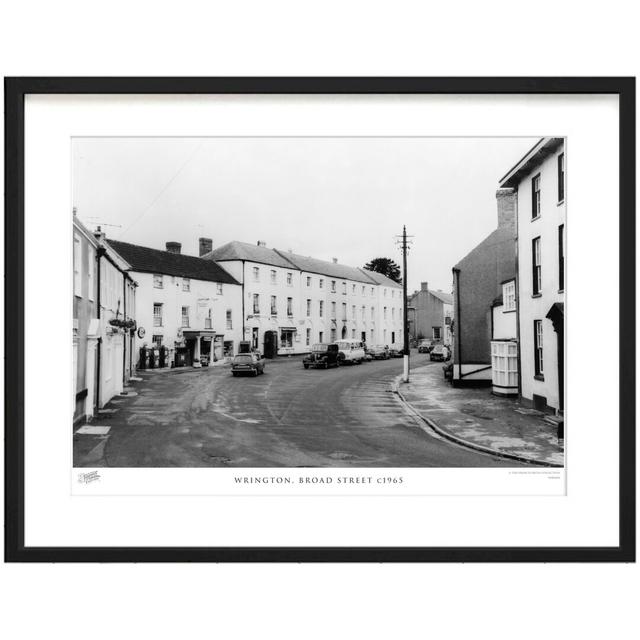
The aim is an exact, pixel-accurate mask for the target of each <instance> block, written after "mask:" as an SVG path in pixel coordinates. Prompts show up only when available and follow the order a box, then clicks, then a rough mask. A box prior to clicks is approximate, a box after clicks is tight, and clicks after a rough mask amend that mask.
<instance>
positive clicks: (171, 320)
mask: <svg viewBox="0 0 640 640" xmlns="http://www.w3.org/2000/svg"><path fill="white" fill-rule="evenodd" d="M131 275H132V276H133V278H134V279H135V280H136V281H137V282H138V288H137V291H136V296H137V300H136V314H137V322H138V327H143V328H144V330H145V335H144V338H142V339H137V341H136V354H135V361H136V362H137V361H138V359H139V348H140V347H142V346H145V345H146V346H151V344H152V340H153V336H154V335H161V336H162V344H163V345H164V346H166V347H168V348H169V350H170V358H171V359H173V356H174V354H175V342H176V341H180V340H182V337H181V332H182V330H183V327H182V307H183V306H185V307H189V327H188V330H194V331H197V330H204V329H205V328H206V322H205V320H206V318H207V317H208V314H209V310H211V316H212V324H211V328H212V329H213V330H214V331H215V332H216V334H217V335H223V336H224V338H223V339H224V341H228V340H231V341H233V343H234V352H237V349H238V342H239V341H240V340H241V339H242V336H241V327H242V313H241V304H242V298H241V288H240V286H239V285H235V284H226V283H223V284H219V283H216V282H208V281H204V280H194V279H191V280H190V282H189V291H184V290H183V278H180V277H176V276H168V275H164V276H163V287H162V288H161V289H160V288H157V287H155V286H154V280H153V274H151V273H141V272H132V274H131ZM220 287H221V289H220ZM155 303H159V304H162V305H163V313H162V326H161V327H156V326H154V318H153V306H154V304H155ZM228 309H230V310H231V328H229V327H228V326H227V320H226V312H227V310H228ZM185 329H186V328H185Z"/></svg>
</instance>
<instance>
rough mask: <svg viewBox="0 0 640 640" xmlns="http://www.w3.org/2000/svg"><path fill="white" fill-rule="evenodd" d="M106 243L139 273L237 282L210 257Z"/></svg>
mask: <svg viewBox="0 0 640 640" xmlns="http://www.w3.org/2000/svg"><path fill="white" fill-rule="evenodd" d="M106 242H107V244H108V245H109V246H110V247H111V248H112V249H113V250H114V251H115V252H116V253H118V254H119V255H120V256H121V257H122V258H123V259H124V260H126V261H127V262H128V263H129V264H130V265H131V269H132V270H133V271H140V272H142V273H162V274H164V275H169V276H178V277H181V278H192V279H193V280H207V281H210V282H221V283H226V284H239V283H238V281H237V280H236V279H235V278H234V277H233V276H232V275H231V274H230V273H229V272H228V271H225V269H223V268H222V267H221V266H220V265H219V264H217V263H216V262H214V261H213V260H203V259H202V258H196V257H195V256H187V255H184V254H182V253H171V252H170V251H161V250H159V249H151V248H149V247H141V246H139V245H137V244H129V243H128V242H120V241H119V240H107V241H106Z"/></svg>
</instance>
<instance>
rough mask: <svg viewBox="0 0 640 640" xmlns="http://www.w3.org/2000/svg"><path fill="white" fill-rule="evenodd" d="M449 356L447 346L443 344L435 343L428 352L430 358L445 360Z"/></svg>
mask: <svg viewBox="0 0 640 640" xmlns="http://www.w3.org/2000/svg"><path fill="white" fill-rule="evenodd" d="M449 357H450V353H449V348H448V347H447V346H446V345H444V344H437V345H436V346H435V347H433V349H432V350H431V353H430V354H429V359H430V360H437V361H440V362H445V361H446V360H448V359H449Z"/></svg>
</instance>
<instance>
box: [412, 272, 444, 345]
mask: <svg viewBox="0 0 640 640" xmlns="http://www.w3.org/2000/svg"><path fill="white" fill-rule="evenodd" d="M407 308H408V316H409V337H410V338H411V340H412V341H417V340H421V339H423V338H428V339H430V340H433V341H435V342H438V343H442V344H446V345H450V344H451V320H452V316H453V296H452V295H451V294H450V293H445V292H444V291H442V290H441V289H438V290H435V291H434V290H432V289H429V283H428V282H422V283H420V291H415V292H414V293H413V294H411V296H409V300H408V301H407Z"/></svg>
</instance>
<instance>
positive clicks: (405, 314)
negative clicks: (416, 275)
mask: <svg viewBox="0 0 640 640" xmlns="http://www.w3.org/2000/svg"><path fill="white" fill-rule="evenodd" d="M399 237H400V238H401V240H400V241H399V243H398V244H400V249H401V251H402V293H403V297H404V310H403V314H402V321H403V336H404V349H403V350H404V355H403V358H402V360H403V364H404V369H403V376H402V379H403V381H404V382H409V310H408V306H409V301H408V299H407V252H408V251H409V245H410V244H411V240H407V237H409V238H412V237H413V236H407V227H406V225H403V226H402V236H399Z"/></svg>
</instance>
